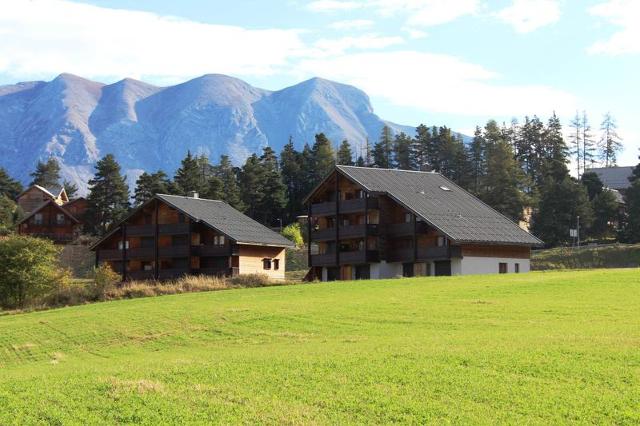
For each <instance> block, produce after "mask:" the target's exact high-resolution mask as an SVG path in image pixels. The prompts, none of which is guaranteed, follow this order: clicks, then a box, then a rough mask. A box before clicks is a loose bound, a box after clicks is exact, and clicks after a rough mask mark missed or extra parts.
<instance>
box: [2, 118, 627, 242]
mask: <svg viewBox="0 0 640 426" xmlns="http://www.w3.org/2000/svg"><path fill="white" fill-rule="evenodd" d="M586 120H587V119H586V114H583V116H581V119H580V121H581V123H583V124H581V126H583V127H581V130H580V132H579V137H580V141H581V145H580V146H581V147H582V148H581V150H580V152H581V154H580V155H581V157H580V158H577V160H578V161H576V163H579V164H582V167H585V165H590V164H592V163H591V161H592V160H591V159H590V158H591V157H589V156H585V152H590V151H588V149H586V148H585V147H588V146H589V145H588V144H587V145H584V141H585V140H590V138H591V136H590V130H585V127H584V123H586V122H587V121H586ZM605 121H608V122H609V128H608V129H609V130H608V135H609V136H608V137H609V138H613V139H612V140H615V139H616V138H617V139H619V138H618V136H617V134H615V121H614V120H613V118H611V117H610V116H608V118H606V120H605ZM611 123H613V124H611ZM571 125H572V126H573V122H572V124H571ZM603 128H605V129H606V128H607V126H605V124H603ZM572 129H573V128H572ZM572 131H573V130H572ZM612 135H614V136H612ZM576 137H578V136H576ZM605 139H606V138H605ZM569 141H570V143H573V139H572V136H571V134H570V135H569ZM612 149H613V151H611V152H610V153H609V156H608V157H607V158H608V160H607V161H610V162H615V153H616V152H617V151H618V150H619V149H620V148H619V147H618V148H616V147H613V148H612ZM575 153H576V152H575V150H572V147H571V146H568V144H567V143H566V142H565V140H564V138H563V136H562V126H561V123H560V120H559V119H558V118H557V116H555V114H554V115H553V116H552V117H551V118H549V119H548V120H547V122H543V121H542V120H540V119H539V118H538V117H535V116H534V117H533V118H529V117H525V119H524V121H523V122H522V124H519V123H518V122H516V121H513V122H512V123H510V124H509V125H505V124H503V125H498V123H496V122H495V121H493V120H490V121H489V122H487V123H486V125H485V126H484V127H482V128H481V127H477V128H476V130H475V132H474V136H473V138H472V139H471V140H470V141H467V143H465V141H463V138H462V137H461V136H460V135H459V134H456V133H455V132H453V131H452V130H451V129H449V128H447V127H446V126H440V127H436V126H432V127H428V126H425V125H420V126H418V127H417V129H416V134H415V136H414V137H411V136H409V135H407V134H405V133H400V134H397V135H393V132H392V130H391V129H390V128H389V127H384V128H383V129H382V131H381V133H380V136H379V138H378V140H377V141H376V142H375V143H373V144H372V145H370V144H369V142H367V143H366V144H365V145H364V146H363V147H359V149H354V147H353V146H352V145H351V144H350V142H349V141H347V140H344V141H342V142H341V143H340V144H339V145H338V147H337V149H334V145H333V143H332V142H331V141H330V140H329V139H327V137H326V136H325V135H324V134H322V133H320V134H317V135H316V136H315V141H314V143H313V144H311V145H310V144H305V145H304V147H303V149H302V150H300V151H299V150H296V148H295V146H294V143H293V140H292V139H290V140H289V141H288V143H287V144H286V145H285V146H284V148H283V149H282V151H281V152H280V153H279V155H278V154H277V153H276V152H275V151H274V150H273V149H272V148H270V147H266V148H264V149H263V152H262V153H261V154H260V155H258V154H253V155H251V156H250V157H248V158H247V160H246V161H245V163H244V164H243V165H242V166H241V167H235V166H233V165H232V163H231V161H230V159H229V157H227V156H224V155H223V156H221V157H220V159H219V161H218V162H217V163H215V164H212V162H211V161H210V160H209V158H208V157H207V156H206V155H193V154H192V153H191V152H188V153H187V155H186V157H185V158H184V159H183V160H182V162H181V165H180V167H179V168H178V170H177V171H176V172H175V174H174V176H173V177H169V176H168V175H167V174H166V173H165V172H164V171H162V170H158V171H155V172H150V173H149V172H145V173H143V174H142V175H140V177H139V178H138V180H137V182H136V187H135V188H134V190H133V194H131V193H130V191H129V188H128V185H127V182H126V179H125V177H124V176H123V175H122V173H121V170H120V166H119V165H118V163H117V162H116V160H115V158H114V157H113V156H112V155H106V156H105V157H104V158H102V159H101V160H100V161H98V163H97V164H96V174H95V176H94V178H93V179H91V180H90V181H89V186H90V193H89V195H88V197H87V199H88V202H89V211H88V215H87V230H88V231H89V232H91V233H94V234H102V233H104V232H106V230H107V229H108V228H109V226H110V225H111V224H113V223H115V222H117V221H118V220H120V219H121V218H122V217H124V215H126V214H127V213H128V212H129V211H130V209H131V208H132V207H135V206H138V205H141V204H142V203H144V202H145V201H147V200H148V199H150V198H151V197H153V195H154V194H157V193H166V194H174V195H185V196H186V195H190V193H191V192H192V191H195V192H198V193H199V194H200V197H202V198H208V199H219V200H223V201H226V202H227V203H229V204H230V205H232V206H233V207H235V208H236V209H238V210H240V211H242V212H244V213H245V214H247V215H249V216H250V217H252V218H254V219H256V220H258V221H260V222H262V223H264V224H265V225H268V226H278V225H280V226H282V225H284V224H287V223H290V222H293V221H294V220H295V218H296V216H297V215H298V214H303V213H304V209H303V206H302V200H303V199H304V197H305V196H306V195H307V194H308V193H309V192H310V191H311V190H312V189H313V188H314V187H315V186H316V185H317V184H318V183H319V182H320V181H321V180H322V179H323V178H324V177H325V176H326V175H327V174H328V173H329V172H330V171H331V170H332V169H333V167H334V165H335V164H342V165H357V166H366V167H381V168H398V169H406V170H421V171H434V172H439V173H442V174H443V175H444V176H446V177H447V178H449V179H451V180H452V181H453V182H455V183H456V184H458V185H460V186H461V187H463V188H464V189H466V190H468V191H470V192H471V193H473V194H475V195H476V196H478V197H479V198H480V199H481V200H483V201H484V202H485V203H487V204H488V205H490V206H491V207H493V208H495V209H496V210H498V211H499V212H501V213H502V214H504V215H505V216H507V217H509V218H510V219H512V220H514V221H520V220H527V221H528V222H530V224H531V230H532V232H533V233H534V234H535V235H537V236H539V237H540V238H541V239H543V240H544V241H545V242H546V243H547V244H548V245H550V246H555V245H560V244H567V243H570V242H571V238H570V236H569V229H570V228H575V227H576V226H577V217H578V216H580V229H581V235H582V236H583V238H594V239H601V238H619V239H621V240H624V241H629V242H632V241H640V224H638V223H636V222H637V221H638V220H640V219H637V218H638V217H640V215H635V216H634V215H633V214H632V213H633V212H635V211H637V210H639V209H640V195H634V194H635V193H636V192H640V190H639V189H637V188H636V187H637V186H640V183H639V182H640V179H638V177H640V165H639V167H638V169H636V174H635V175H634V176H635V178H636V180H637V181H636V182H634V183H633V185H632V188H631V189H630V190H629V191H628V194H627V204H628V208H629V214H628V215H626V216H622V215H620V214H619V213H620V212H619V204H618V201H617V200H616V196H615V194H614V193H613V192H611V191H608V190H605V188H604V187H603V185H602V182H600V181H599V179H598V177H597V175H595V174H594V173H585V172H584V170H585V169H584V168H583V169H581V177H580V179H575V178H573V177H572V176H571V175H570V174H569V169H568V164H569V163H570V159H571V158H572V156H573V155H575ZM32 177H33V179H34V180H33V183H37V184H40V185H42V186H45V187H49V186H53V185H56V184H59V182H60V176H59V166H58V164H57V162H56V161H55V159H50V160H48V161H47V162H39V163H38V165H37V166H36V171H35V172H34V173H33V174H32ZM63 184H64V185H65V187H69V189H68V192H71V193H74V192H75V191H76V190H77V188H75V189H74V188H73V186H72V185H69V184H68V183H66V182H63ZM19 190H21V187H20V186H19V183H18V182H16V181H14V180H12V179H11V178H10V177H9V176H8V175H6V173H5V172H4V171H3V170H0V191H2V193H3V194H6V198H8V199H13V198H15V195H17V193H18V192H19ZM634 191H635V192H634ZM634 197H635V198H634ZM634 209H636V210H634ZM0 210H1V208H0ZM616 224H619V225H620V226H619V229H617V228H616V226H615V225H616Z"/></svg>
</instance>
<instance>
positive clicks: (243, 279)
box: [231, 274, 271, 287]
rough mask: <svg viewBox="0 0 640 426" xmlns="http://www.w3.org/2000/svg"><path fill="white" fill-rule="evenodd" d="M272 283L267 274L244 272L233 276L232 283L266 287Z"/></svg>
mask: <svg viewBox="0 0 640 426" xmlns="http://www.w3.org/2000/svg"><path fill="white" fill-rule="evenodd" d="M270 284H271V280H270V279H269V276H268V275H266V274H242V275H238V276H236V277H233V278H231V285H233V286H237V287H265V286H268V285H270Z"/></svg>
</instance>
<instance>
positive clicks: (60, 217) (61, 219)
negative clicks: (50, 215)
mask: <svg viewBox="0 0 640 426" xmlns="http://www.w3.org/2000/svg"><path fill="white" fill-rule="evenodd" d="M56 223H57V224H58V225H64V214H62V213H58V214H57V215H56Z"/></svg>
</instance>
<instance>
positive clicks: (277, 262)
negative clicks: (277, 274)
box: [273, 259, 280, 271]
mask: <svg viewBox="0 0 640 426" xmlns="http://www.w3.org/2000/svg"><path fill="white" fill-rule="evenodd" d="M278 269H280V259H273V270H274V271H277V270H278Z"/></svg>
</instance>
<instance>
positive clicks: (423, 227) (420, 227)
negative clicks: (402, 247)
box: [387, 222, 428, 238]
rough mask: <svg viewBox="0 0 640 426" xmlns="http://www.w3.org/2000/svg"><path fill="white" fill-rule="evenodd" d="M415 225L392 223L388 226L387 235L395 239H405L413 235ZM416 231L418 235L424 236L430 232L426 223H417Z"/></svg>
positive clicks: (410, 223)
mask: <svg viewBox="0 0 640 426" xmlns="http://www.w3.org/2000/svg"><path fill="white" fill-rule="evenodd" d="M413 230H414V227H413V223H412V222H407V223H392V224H389V225H387V235H388V236H389V237H391V238H393V237H405V236H408V235H413ZM415 230H416V233H417V234H424V233H426V232H427V230H428V226H427V224H426V223H424V222H416V224H415Z"/></svg>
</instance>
